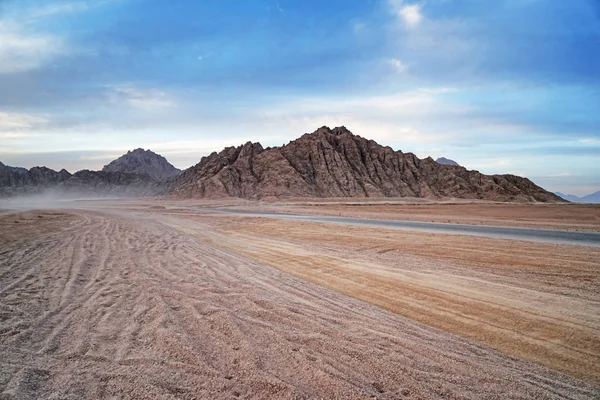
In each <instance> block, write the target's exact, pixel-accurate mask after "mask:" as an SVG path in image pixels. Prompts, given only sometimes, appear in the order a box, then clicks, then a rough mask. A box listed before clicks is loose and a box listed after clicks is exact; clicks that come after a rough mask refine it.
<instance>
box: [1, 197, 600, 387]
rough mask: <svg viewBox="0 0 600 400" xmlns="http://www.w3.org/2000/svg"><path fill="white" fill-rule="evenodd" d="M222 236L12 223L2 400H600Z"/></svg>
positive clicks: (14, 217)
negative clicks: (268, 259) (309, 277)
mask: <svg viewBox="0 0 600 400" xmlns="http://www.w3.org/2000/svg"><path fill="white" fill-rule="evenodd" d="M214 229H215V226H214V225H213V224H212V223H208V222H206V220H202V219H201V218H199V219H194V218H190V216H189V215H185V214H181V215H178V214H169V213H167V212H165V211H160V210H148V211H144V212H142V211H141V210H137V211H136V210H135V209H133V210H125V209H122V210H116V209H114V210H107V211H87V210H70V211H69V210H61V211H60V212H50V211H30V212H22V213H12V214H2V215H0V243H1V248H0V283H1V286H0V355H1V356H2V357H1V358H0V398H2V399H28V398H49V399H59V398H60V399H82V398H94V399H107V398H148V399H150V398H161V399H169V398H173V399H175V398H179V399H213V398H217V399H218V398H223V399H231V398H256V399H261V398H281V399H303V398H305V399H312V398H339V399H353V398H356V399H372V398H378V399H398V398H414V399H416V398H421V399H429V398H470V399H483V398H519V399H526V398H527V399H529V398H534V399H535V398H539V399H546V398H572V399H578V398H579V399H591V398H597V397H598V396H600V391H599V390H598V387H596V386H593V385H590V384H586V383H584V382H582V381H580V380H577V379H575V378H571V377H569V376H567V375H564V374H562V373H559V372H556V371H554V370H552V369H549V368H546V367H543V366H540V365H537V364H534V363H531V362H528V361H524V360H521V359H517V358H514V357H511V356H508V355H506V354H504V353H501V352H499V351H496V350H494V349H492V348H490V347H487V346H486V345H483V344H479V343H477V342H475V341H473V340H470V339H467V338H465V337H463V336H457V335H454V334H451V333H447V332H445V331H443V330H438V329H435V328H431V327H428V326H426V325H424V324H421V323H419V322H415V321H413V320H411V319H408V318H406V317H403V316H401V315H398V314H395V313H392V312H389V311H386V310H384V309H382V308H379V307H377V306H375V305H371V304H369V303H367V302H363V301H361V300H358V299H355V298H353V297H349V296H346V295H344V294H341V293H339V292H337V291H335V290H332V289H330V288H327V287H325V286H321V285H317V284H315V283H311V282H309V281H307V280H305V279H302V278H301V277H299V276H297V275H295V274H293V273H292V274H290V273H286V272H284V271H281V270H278V269H276V268H274V267H272V266H271V265H269V264H267V263H265V262H261V261H259V260H256V259H255V258H252V257H250V256H249V255H248V254H247V253H248V249H250V248H253V247H254V246H255V245H256V241H246V242H244V241H243V240H242V239H241V238H240V237H238V238H237V240H238V241H237V242H235V243H236V245H234V246H232V245H231V243H234V242H229V244H227V245H224V244H223V243H219V239H218V237H219V236H215V235H212V232H214V231H213V230H214ZM223 237H226V236H223ZM238 245H239V248H236V246H238ZM252 251H254V250H252ZM307 262H310V259H307Z"/></svg>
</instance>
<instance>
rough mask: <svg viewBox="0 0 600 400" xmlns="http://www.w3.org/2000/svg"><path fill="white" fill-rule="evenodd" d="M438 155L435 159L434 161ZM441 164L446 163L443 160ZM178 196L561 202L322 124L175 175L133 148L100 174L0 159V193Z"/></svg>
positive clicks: (160, 160) (515, 182) (517, 182)
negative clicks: (17, 164) (279, 141)
mask: <svg viewBox="0 0 600 400" xmlns="http://www.w3.org/2000/svg"><path fill="white" fill-rule="evenodd" d="M440 160H441V162H440ZM449 162H451V163H450V164H449ZM52 192H56V193H60V194H67V195H78V196H90V195H92V196H111V197H112V196H151V195H170V196H173V197H178V198H202V197H209V198H219V197H240V198H247V199H267V198H282V197H283V198H285V197H288V198H290V197H416V198H431V199H440V198H460V199H482V200H492V201H514V202H562V201H563V200H562V199H561V198H560V197H558V196H557V195H555V194H554V193H550V192H547V191H546V190H544V189H542V188H541V187H539V186H537V185H535V184H534V183H533V182H531V181H530V180H529V179H527V178H522V177H519V176H514V175H491V176H490V175H484V174H481V173H480V172H478V171H469V170H467V169H465V168H464V167H461V166H459V165H458V164H457V163H455V162H452V160H447V159H443V158H441V159H438V161H437V162H436V161H434V160H433V159H432V158H431V157H428V158H425V159H419V158H418V157H417V156H415V155H414V154H412V153H403V152H401V151H394V150H393V149H392V148H390V147H387V146H381V145H380V144H378V143H376V142H375V141H373V140H368V139H365V138H362V137H360V136H358V135H354V134H353V133H352V132H350V131H349V130H348V129H346V128H345V127H339V128H334V129H329V128H327V127H322V128H319V129H318V130H316V131H315V132H313V133H307V134H305V135H303V136H302V137H300V138H298V139H296V140H293V141H291V142H289V143H288V144H287V145H284V146H281V147H273V148H263V147H262V145H261V144H260V143H252V142H248V143H246V144H244V145H242V146H238V147H227V148H225V149H224V150H223V151H221V152H219V153H217V152H214V153H212V154H211V155H209V156H207V157H202V159H201V160H200V162H199V163H198V164H196V165H195V166H193V167H191V168H188V169H187V170H185V171H183V172H181V171H180V170H178V169H177V168H175V167H174V166H173V165H171V164H170V163H169V162H168V161H167V160H166V159H165V158H164V157H162V156H160V155H158V154H156V153H153V152H152V151H150V150H143V149H136V150H133V151H129V152H127V154H124V155H123V156H122V157H119V158H118V159H116V160H114V161H112V162H111V163H109V164H108V165H106V166H105V167H104V168H103V169H102V171H88V170H83V171H78V172H76V173H74V174H71V173H69V172H68V171H66V170H64V169H63V170H61V171H58V172H57V171H54V170H52V169H49V168H46V167H34V168H31V169H29V170H26V169H24V168H18V167H8V166H5V165H4V164H0V197H7V196H17V195H23V194H34V193H52Z"/></svg>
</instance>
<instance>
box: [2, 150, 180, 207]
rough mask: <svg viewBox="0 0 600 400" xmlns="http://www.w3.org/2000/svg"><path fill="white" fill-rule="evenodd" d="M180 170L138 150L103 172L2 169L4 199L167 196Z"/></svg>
mask: <svg viewBox="0 0 600 400" xmlns="http://www.w3.org/2000/svg"><path fill="white" fill-rule="evenodd" d="M179 172H180V171H179V170H178V169H177V168H175V167H174V166H173V165H171V164H170V163H169V162H168V161H167V160H166V159H165V158H164V157H162V156H160V155H158V154H156V153H153V152H152V151H149V150H147V151H145V150H142V149H137V150H134V151H130V152H128V153H127V154H125V155H123V156H122V157H120V158H118V159H117V160H115V161H113V162H111V163H110V164H108V165H107V166H105V167H104V168H103V169H102V171H89V170H82V171H78V172H75V173H74V174H71V173H69V172H68V171H67V170H65V169H62V170H60V171H58V172H57V171H54V170H52V169H50V168H46V167H33V168H31V169H29V170H27V169H25V168H17V167H8V166H5V165H4V164H2V165H1V166H0V197H12V196H19V195H25V194H40V193H44V194H57V195H66V196H94V197H106V196H118V197H139V196H151V195H157V194H166V193H167V192H168V187H169V185H168V184H166V183H165V180H166V179H167V178H168V177H172V176H174V175H177V174H178V173H179Z"/></svg>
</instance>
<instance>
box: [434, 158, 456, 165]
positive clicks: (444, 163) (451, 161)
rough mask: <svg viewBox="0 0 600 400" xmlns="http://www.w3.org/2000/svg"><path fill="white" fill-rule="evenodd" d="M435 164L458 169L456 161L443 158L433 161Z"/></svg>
mask: <svg viewBox="0 0 600 400" xmlns="http://www.w3.org/2000/svg"><path fill="white" fill-rule="evenodd" d="M435 162H436V163H438V164H442V165H454V166H455V167H460V164H459V163H457V162H456V161H454V160H450V159H448V158H444V157H440V158H438V159H437V160H435Z"/></svg>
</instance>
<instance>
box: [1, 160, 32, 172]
mask: <svg viewBox="0 0 600 400" xmlns="http://www.w3.org/2000/svg"><path fill="white" fill-rule="evenodd" d="M0 172H27V169H26V168H21V167H11V166H10V165H4V164H2V163H1V162H0Z"/></svg>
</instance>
